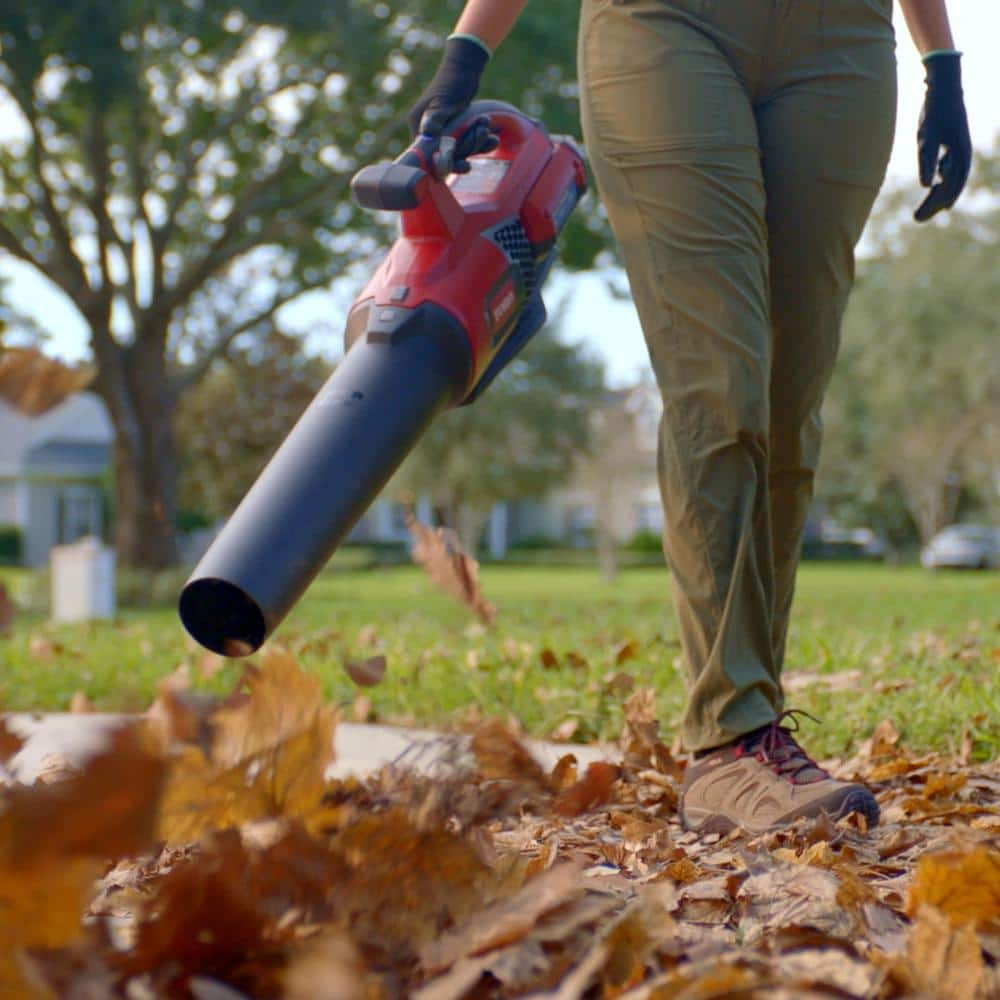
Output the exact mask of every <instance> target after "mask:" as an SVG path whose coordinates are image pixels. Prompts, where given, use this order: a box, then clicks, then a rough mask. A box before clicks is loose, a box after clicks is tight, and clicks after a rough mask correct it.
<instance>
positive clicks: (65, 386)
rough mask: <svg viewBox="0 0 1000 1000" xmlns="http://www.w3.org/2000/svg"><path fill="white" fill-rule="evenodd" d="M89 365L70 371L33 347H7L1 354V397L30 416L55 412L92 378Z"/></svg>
mask: <svg viewBox="0 0 1000 1000" xmlns="http://www.w3.org/2000/svg"><path fill="white" fill-rule="evenodd" d="M95 374H96V373H95V370H94V368H93V367H92V366H91V365H81V366H80V367H78V368H70V367H68V366H67V365H64V364H63V363H62V362H60V361H56V360H55V359H54V358H47V357H46V356H45V355H44V354H42V353H41V351H38V350H36V349H35V348H33V347H7V348H4V350H3V352H2V353H0V397H2V398H3V399H6V400H7V402H8V403H10V405H11V406H13V407H14V409H16V410H19V411H20V412H21V413H24V414H26V415H27V416H30V417H36V416H41V414H43V413H46V412H47V411H49V410H51V409H54V408H55V407H56V406H58V405H59V404H60V403H62V402H63V401H64V400H66V399H68V398H69V397H70V396H72V395H74V394H75V393H77V392H80V391H81V390H82V389H85V388H86V387H87V386H88V385H89V384H90V383H91V382H92V381H93V379H94V375H95Z"/></svg>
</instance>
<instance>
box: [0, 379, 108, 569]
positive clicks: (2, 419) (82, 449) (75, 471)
mask: <svg viewBox="0 0 1000 1000" xmlns="http://www.w3.org/2000/svg"><path fill="white" fill-rule="evenodd" d="M112 438H113V430H112V427H111V421H110V420H109V419H108V415H107V411H106V410H105V407H104V404H103V403H102V402H101V401H100V399H98V398H97V396H95V395H93V394H92V393H89V392H81V393H77V394H76V395H73V396H70V397H69V398H67V399H65V400H62V401H61V402H59V403H57V404H56V405H55V406H53V407H52V408H51V409H48V410H46V411H45V412H44V413H40V414H30V413H23V412H21V411H20V410H18V409H16V408H15V407H14V406H13V405H12V404H11V403H9V402H7V401H6V400H4V399H2V398H0V544H2V546H3V549H2V552H0V558H3V559H4V561H10V562H20V563H22V564H24V565H26V566H41V565H43V564H45V563H46V562H47V561H48V557H49V550H50V549H51V548H52V546H53V545H61V544H65V543H68V542H74V541H76V540H77V539H79V538H82V537H84V536H86V535H96V536H97V537H103V536H104V529H105V520H106V518H105V508H104V504H105V497H106V495H107V489H106V477H107V471H108V469H109V467H110V464H111V442H112Z"/></svg>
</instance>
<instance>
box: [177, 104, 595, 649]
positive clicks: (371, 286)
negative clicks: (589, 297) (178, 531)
mask: <svg viewBox="0 0 1000 1000" xmlns="http://www.w3.org/2000/svg"><path fill="white" fill-rule="evenodd" d="M484 116H485V117H484ZM487 119H488V121H489V125H490V128H492V129H495V130H496V135H490V134H488V133H484V131H483V128H482V123H483V122H484V121H486V120H487ZM477 129H478V131H475V130H477ZM463 130H464V131H463ZM470 131H474V132H475V134H476V135H477V136H479V139H477V140H476V141H477V142H479V141H480V140H481V139H483V138H484V137H485V138H486V139H488V140H489V141H488V142H483V143H482V145H481V148H480V150H479V153H478V154H477V155H473V154H474V153H475V152H476V151H475V150H473V151H472V152H470V153H469V156H470V159H469V165H470V169H469V171H468V172H466V173H464V174H460V175H455V176H453V177H451V178H444V177H441V176H439V167H440V165H441V164H440V162H439V158H436V156H435V155H434V154H433V151H432V150H431V149H430V147H429V145H428V143H429V142H430V143H433V140H428V139H427V137H420V138H418V140H417V141H416V143H415V144H414V145H413V146H412V147H410V149H409V150H407V151H406V152H405V153H404V154H403V155H402V156H401V157H400V158H399V159H398V160H396V161H395V162H393V163H388V164H377V165H374V166H369V167H365V168H364V169H363V170H361V171H360V172H359V173H358V174H357V175H356V176H355V178H354V180H353V182H352V188H353V190H354V194H355V197H356V198H357V200H358V201H359V203H360V204H361V205H363V206H364V207H366V208H376V209H388V210H394V211H399V212H401V216H400V226H401V235H400V237H399V239H398V240H397V241H396V243H395V244H393V247H392V249H391V250H390V251H389V254H388V255H387V257H386V258H385V260H384V261H383V262H382V264H381V265H380V266H379V268H378V269H377V270H376V272H375V274H374V275H373V276H372V278H371V279H370V280H369V282H368V284H367V285H366V286H365V288H364V289H363V290H362V291H361V293H360V295H359V296H358V298H357V299H356V300H355V303H354V305H353V306H352V308H351V311H350V313H349V316H348V321H347V329H346V333H345V342H346V344H347V347H348V350H347V353H346V354H345V355H344V359H343V361H341V363H340V364H339V365H338V367H337V369H336V370H335V371H334V373H333V375H331V376H330V379H329V381H328V382H327V383H326V385H325V386H324V387H323V389H322V390H321V391H320V393H319V395H318V396H317V397H316V399H315V400H314V401H313V402H312V404H311V405H310V406H309V409H307V410H306V412H305V414H304V415H303V416H302V418H301V419H300V420H299V422H298V423H297V424H296V425H295V427H294V429H293V430H292V432H291V434H289V436H288V438H287V439H286V440H285V442H284V444H282V446H281V447H280V448H279V449H278V451H277V453H276V454H275V456H274V458H272V459H271V461H270V463H269V464H268V465H267V467H266V468H265V469H264V471H263V473H262V474H261V476H260V478H259V479H258V480H257V482H256V483H255V484H254V486H253V488H252V489H251V490H250V492H249V493H248V494H247V496H246V498H245V499H244V500H243V502H242V503H241V504H240V506H239V507H238V508H237V509H236V512H235V513H234V514H233V516H232V517H231V518H230V519H229V521H228V523H227V524H226V526H225V528H223V530H222V532H221V534H220V535H219V537H218V538H217V539H216V540H215V541H214V542H213V543H212V545H211V547H210V548H209V550H208V552H207V553H206V554H205V556H204V557H203V558H202V560H201V562H200V563H199V564H198V566H197V567H196V568H195V571H194V573H193V574H192V576H191V578H190V579H189V580H188V582H187V584H186V586H185V587H184V590H183V591H182V593H181V598H180V615H181V620H182V621H183V622H184V625H185V627H186V628H187V630H188V632H190V633H191V635H192V636H194V638H195V639H197V640H198V642H200V643H201V644H202V645H203V646H207V647H208V648H209V649H211V650H214V651H215V652H217V653H222V654H224V655H226V656H245V655H248V654H249V653H252V652H253V651H254V650H256V649H257V648H258V647H259V646H260V645H261V644H262V643H263V642H264V640H265V639H266V638H267V636H268V635H269V634H270V633H271V632H272V631H273V630H274V629H275V628H276V627H277V625H278V624H279V622H280V621H281V620H282V618H284V616H285V615H286V614H287V613H288V611H289V610H290V609H291V608H292V606H293V605H294V604H295V602H296V601H297V600H298V599H299V597H300V596H301V595H302V592H303V591H304V590H305V589H306V587H308V585H309V583H310V582H311V581H312V579H313V577H314V576H315V575H316V574H317V573H318V572H319V571H320V569H322V568H323V566H324V565H325V564H326V562H327V561H328V560H329V558H330V556H331V555H332V554H333V552H334V550H335V549H336V547H337V545H338V544H339V542H340V541H341V540H342V539H343V538H344V537H345V536H346V535H347V533H348V532H349V531H350V530H351V528H352V527H353V526H354V525H355V524H356V523H357V521H358V519H359V518H360V517H361V515H362V514H363V513H364V512H365V510H366V509H367V508H368V506H369V504H370V503H371V502H372V500H374V499H375V497H376V496H377V495H378V493H379V492H380V491H381V489H382V487H383V486H384V485H385V484H386V482H387V481H388V480H389V478H390V476H391V475H392V474H393V472H394V471H395V470H396V469H397V468H398V466H399V465H400V463H401V462H402V461H403V459H404V458H405V457H406V455H407V453H408V452H409V451H410V450H411V449H412V448H413V446H414V445H415V444H416V443H417V440H418V439H419V438H420V436H421V434H422V433H423V431H424V429H425V428H426V427H427V425H428V423H430V421H431V420H432V419H433V418H434V416H435V415H436V414H437V413H438V412H439V411H440V410H442V409H445V408H447V407H449V406H454V405H458V404H462V403H469V402H472V401H473V400H474V399H476V398H477V397H478V396H479V395H480V393H481V392H482V391H483V389H484V388H485V387H486V386H488V385H489V384H490V383H491V381H492V380H493V378H494V377H495V376H496V374H497V372H498V371H500V370H501V369H502V368H503V367H504V365H506V364H507V363H508V362H509V361H510V360H511V358H513V357H514V355H515V354H516V353H517V351H519V350H520V349H521V348H522V347H523V346H524V344H525V343H526V342H527V341H528V339H529V338H530V337H531V336H532V335H533V334H534V333H535V331H536V330H538V329H539V328H540V327H541V325H542V324H543V323H544V321H545V307H544V305H543V304H542V299H541V293H540V289H541V284H542V282H543V281H544V279H545V276H546V274H547V273H548V270H549V267H550V266H551V264H552V261H553V259H554V256H555V244H556V238H557V236H558V234H559V231H560V230H561V229H562V227H563V226H564V225H565V222H566V220H567V218H568V217H569V214H570V213H571V212H572V211H573V208H574V206H575V205H576V204H577V202H578V201H579V198H580V196H581V194H582V193H583V190H584V188H585V186H586V172H585V170H584V166H583V160H582V158H581V156H580V154H579V152H578V151H577V149H576V148H575V146H574V145H573V143H572V142H571V141H570V140H567V139H553V138H551V137H550V136H549V134H548V132H547V131H546V130H545V127H544V126H543V125H542V124H541V123H540V122H538V121H535V120H534V119H532V118H529V117H528V116H527V115H525V114H523V113H522V112H520V111H518V110H517V109H516V108H512V107H511V106H510V105H507V104H501V103H499V102H496V101H478V102H474V103H473V104H472V105H471V106H470V108H469V109H468V112H466V113H465V114H464V115H462V116H459V117H458V118H457V119H456V120H455V122H454V123H453V124H452V125H451V126H450V132H451V137H452V138H454V137H456V136H461V137H463V138H464V137H465V136H466V135H467V133H469V132H470Z"/></svg>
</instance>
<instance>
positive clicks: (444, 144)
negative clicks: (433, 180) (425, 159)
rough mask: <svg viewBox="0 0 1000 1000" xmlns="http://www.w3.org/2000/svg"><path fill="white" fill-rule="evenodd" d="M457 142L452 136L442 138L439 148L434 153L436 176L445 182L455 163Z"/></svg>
mask: <svg viewBox="0 0 1000 1000" xmlns="http://www.w3.org/2000/svg"><path fill="white" fill-rule="evenodd" d="M455 146H456V142H455V140H454V139H453V138H452V137H451V136H450V135H445V136H442V137H441V141H440V142H439V143H438V148H437V149H436V150H435V151H434V157H433V160H434V176H435V177H437V179H438V180H443V179H444V178H445V177H447V176H448V174H450V173H451V171H452V165H453V163H454V161H455Z"/></svg>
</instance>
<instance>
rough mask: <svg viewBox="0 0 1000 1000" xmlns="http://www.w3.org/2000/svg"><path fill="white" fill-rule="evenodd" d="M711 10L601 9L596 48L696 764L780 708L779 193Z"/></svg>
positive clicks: (589, 78) (583, 39)
mask: <svg viewBox="0 0 1000 1000" xmlns="http://www.w3.org/2000/svg"><path fill="white" fill-rule="evenodd" d="M702 9H703V4H702V2H701V0H585V2H584V8H583V11H582V15H581V32H580V48H579V62H580V82H581V117H582V122H583V131H584V137H585V140H586V144H587V149H588V153H589V156H590V162H591V166H592V169H593V172H594V175H595V178H596V181H597V187H598V191H599V193H600V195H601V198H602V200H603V203H604V207H605V209H606V211H607V213H608V218H609V220H610V222H611V226H612V229H613V231H614V233H615V236H616V238H617V240H618V242H619V244H620V246H621V250H622V254H623V257H624V261H625V267H626V270H627V272H628V277H629V282H630V285H631V289H632V295H633V298H634V300H635V303H636V307H637V310H638V313H639V318H640V321H641V323H642V327H643V332H644V334H645V338H646V343H647V346H648V349H649V355H650V359H651V361H652V365H653V369H654V371H655V374H656V378H657V381H658V383H659V387H660V391H661V394H662V397H663V404H664V415H663V422H662V426H661V429H660V436H659V478H660V488H661V493H662V499H663V507H664V521H665V529H664V550H665V553H666V556H667V560H668V563H669V565H670V568H671V571H672V582H673V592H674V601H675V606H676V609H677V617H678V622H679V627H680V633H681V642H682V645H683V651H684V658H685V663H686V669H687V672H688V679H689V682H690V690H689V701H688V708H687V711H686V715H685V719H684V726H683V737H684V741H685V744H686V745H687V747H688V748H689V749H692V750H696V749H701V748H706V747H710V746H714V745H717V744H719V743H721V742H724V741H726V740H728V739H732V738H733V737H734V736H737V735H740V734H742V733H744V732H747V731H748V730H750V729H753V728H755V727H757V726H760V725H763V724H764V723H766V722H769V721H770V720H771V719H773V718H774V717H775V714H776V713H777V711H778V710H779V708H780V689H779V684H778V675H777V667H776V664H775V661H774V656H773V647H772V625H771V621H772V605H773V600H774V587H773V572H772V556H771V539H770V523H769V517H768V495H767V484H768V458H767V449H768V433H769V426H770V423H769V414H768V391H769V390H768V387H769V383H770V369H771V349H770V323H769V316H768V256H767V234H766V226H765V218H764V211H765V199H764V185H763V178H762V175H761V169H760V152H759V147H758V138H757V130H756V125H755V122H754V116H753V111H752V108H751V103H750V99H749V95H748V93H747V91H746V89H745V86H744V83H743V81H742V80H741V78H740V76H739V75H738V73H737V72H736V71H735V70H734V68H733V66H732V65H731V63H730V61H729V60H728V59H727V58H726V56H725V55H724V54H723V52H722V50H721V49H720V48H719V46H718V45H717V44H716V43H715V42H714V41H713V40H712V39H711V38H710V37H709V34H708V33H706V31H705V30H704V28H705V26H704V24H703V23H702V21H701V20H700V16H701V13H702ZM609 335H613V332H612V331H609Z"/></svg>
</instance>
